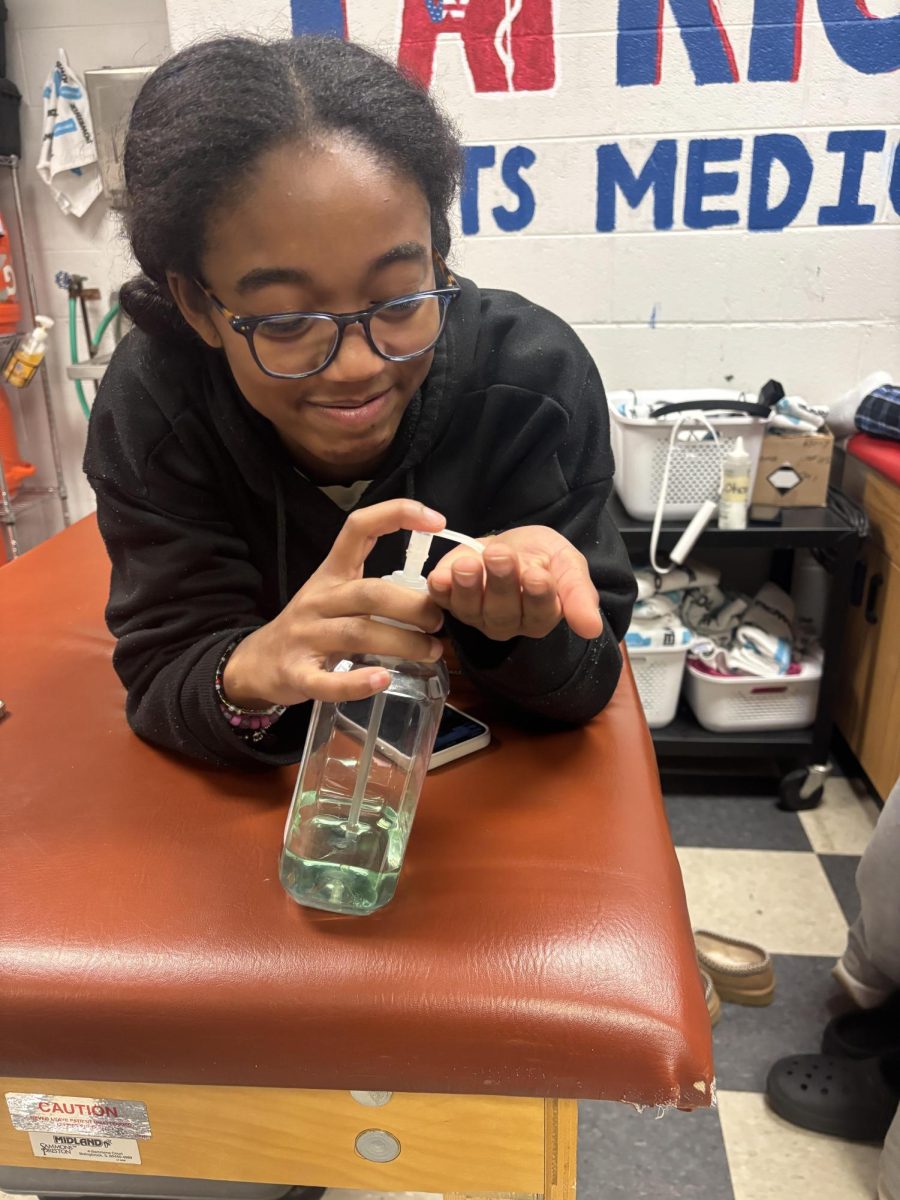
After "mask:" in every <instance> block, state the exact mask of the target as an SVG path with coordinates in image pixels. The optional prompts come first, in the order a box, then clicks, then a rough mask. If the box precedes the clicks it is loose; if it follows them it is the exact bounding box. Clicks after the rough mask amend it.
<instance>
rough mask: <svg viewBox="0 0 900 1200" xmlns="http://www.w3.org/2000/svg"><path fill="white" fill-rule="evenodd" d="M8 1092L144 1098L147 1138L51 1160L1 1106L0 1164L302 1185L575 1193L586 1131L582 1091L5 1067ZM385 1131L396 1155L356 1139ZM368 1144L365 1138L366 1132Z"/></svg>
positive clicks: (556, 1197)
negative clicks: (208, 1079) (273, 1082)
mask: <svg viewBox="0 0 900 1200" xmlns="http://www.w3.org/2000/svg"><path fill="white" fill-rule="evenodd" d="M0 1086H2V1091H3V1092H4V1093H9V1092H26V1093H42V1094H48V1095H56V1096H80V1097H96V1098H103V1099H112V1100H137V1101H141V1102H143V1103H144V1104H145V1105H146V1106H147V1113H148V1116H149V1122H150V1129H151V1137H150V1138H147V1139H144V1140H141V1141H139V1143H138V1146H139V1149H140V1158H141V1164H140V1166H138V1165H127V1166H126V1165H119V1164H110V1163H94V1162H82V1161H77V1160H69V1159H66V1160H59V1159H49V1160H48V1159H45V1158H39V1157H36V1156H35V1155H34V1153H33V1151H32V1147H31V1142H30V1141H29V1137H28V1134H27V1132H22V1131H20V1130H17V1129H15V1128H14V1127H13V1125H12V1122H11V1120H10V1117H9V1113H8V1112H7V1111H6V1105H5V1104H4V1106H3V1112H2V1114H0V1165H3V1166H8V1167H29V1168H40V1167H49V1168H52V1169H53V1170H60V1171H66V1170H75V1171H96V1172H102V1173H104V1174H106V1173H111V1174H128V1175H156V1176H170V1177H176V1178H185V1179H221V1180H239V1181H244V1182H247V1183H276V1184H277V1183H283V1184H285V1185H290V1184H305V1185H309V1186H319V1187H335V1188H354V1189H360V1190H366V1191H379V1192H405V1191H418V1192H443V1193H445V1194H446V1195H447V1196H448V1197H452V1198H453V1200H461V1198H462V1197H463V1196H470V1197H471V1196H487V1195H495V1196H496V1195H504V1196H534V1197H537V1196H541V1195H543V1196H546V1197H547V1198H548V1200H574V1196H575V1158H576V1145H577V1138H578V1123H577V1104H576V1102H575V1101H574V1100H540V1099H531V1098H528V1097H514V1096H453V1095H431V1094H427V1095H426V1094H413V1093H402V1092H394V1093H392V1094H390V1098H389V1099H388V1100H387V1102H386V1103H383V1104H376V1105H373V1104H371V1103H364V1102H362V1101H361V1100H359V1099H356V1098H355V1096H360V1097H363V1099H365V1100H372V1099H380V1098H382V1097H383V1096H386V1095H388V1093H382V1094H380V1095H379V1094H378V1093H355V1095H351V1093H350V1092H349V1091H346V1092H343V1091H342V1092H334V1091H298V1090H292V1089H287V1088H254V1087H206V1086H202V1085H194V1084H168V1083H152V1084H151V1083H148V1084H136V1083H117V1082H113V1081H108V1080H106V1081H97V1080H71V1079H68V1080H60V1079H10V1078H0ZM368 1130H378V1131H384V1132H386V1133H388V1134H390V1135H391V1136H392V1137H393V1138H395V1139H396V1141H397V1142H398V1143H399V1146H400V1152H399V1154H398V1155H397V1157H396V1158H395V1159H394V1160H393V1162H388V1163H377V1162H370V1161H367V1160H366V1158H364V1157H363V1156H362V1155H361V1154H360V1153H359V1151H358V1149H357V1139H358V1138H359V1135H360V1134H364V1133H365V1132H366V1131H368ZM363 1145H365V1139H364V1140H363Z"/></svg>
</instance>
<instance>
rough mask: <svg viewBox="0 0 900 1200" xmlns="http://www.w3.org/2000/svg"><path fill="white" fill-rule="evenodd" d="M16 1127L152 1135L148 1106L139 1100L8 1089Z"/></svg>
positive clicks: (106, 1134) (99, 1134)
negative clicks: (107, 1098) (60, 1094)
mask: <svg viewBox="0 0 900 1200" xmlns="http://www.w3.org/2000/svg"><path fill="white" fill-rule="evenodd" d="M6 1107H7V1108H8V1109H9V1115H10V1117H11V1118H12V1123H13V1127H14V1128H15V1129H21V1130H22V1131H23V1132H24V1133H32V1132H33V1133H82V1134H86V1135H88V1136H90V1137H100V1138H149V1137H152V1136H153V1135H152V1133H151V1132H150V1119H149V1117H148V1116H147V1106H146V1104H142V1103H141V1101H140V1100H103V1099H99V1098H97V1097H95V1096H50V1095H47V1094H46V1093H44V1092H7V1093H6Z"/></svg>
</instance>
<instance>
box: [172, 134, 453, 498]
mask: <svg viewBox="0 0 900 1200" xmlns="http://www.w3.org/2000/svg"><path fill="white" fill-rule="evenodd" d="M206 241H207V246H208V249H207V251H206V253H205V254H204V256H203V259H202V264H201V265H202V271H203V282H204V284H205V285H206V286H207V287H208V288H209V291H210V292H211V293H212V294H213V295H215V297H216V298H217V299H218V300H219V301H220V302H221V303H222V304H223V305H224V306H225V307H226V308H228V309H230V310H231V312H233V313H235V314H237V315H239V316H242V317H250V316H264V315H268V314H275V313H285V312H307V311H309V312H330V313H348V312H357V311H359V310H361V309H364V308H368V307H369V306H370V305H372V304H376V303H378V302H379V301H383V300H392V299H394V298H396V297H398V296H404V295H408V294H410V293H412V292H419V291H423V290H426V289H429V288H433V287H435V286H440V285H441V282H442V281H440V280H438V281H437V282H436V281H435V276H434V267H433V264H432V256H431V219H430V212H429V207H428V202H427V200H426V198H425V196H424V194H423V192H422V191H421V189H420V188H419V186H418V185H417V184H416V183H415V182H413V181H412V180H410V179H408V178H406V177H405V176H403V175H399V174H397V173H396V172H394V171H393V170H391V169H390V168H389V167H387V166H385V165H384V164H382V163H380V162H379V161H378V160H377V159H376V158H375V156H374V155H373V154H372V153H371V152H370V151H368V150H366V149H365V148H362V147H359V146H358V145H356V144H355V143H353V142H350V141H348V140H344V139H337V138H336V139H334V140H333V141H330V142H328V143H326V144H324V145H323V146H321V147H319V148H317V149H315V150H309V149H307V148H302V147H297V146H285V147H281V148H279V149H277V150H273V151H270V152H269V153H267V154H265V155H263V157H262V158H261V159H260V160H259V162H258V163H257V164H256V167H255V168H254V171H253V173H252V175H251V177H250V181H249V183H248V184H247V186H246V187H245V188H244V189H243V191H242V192H241V195H240V199H239V200H238V202H237V203H233V204H230V205H229V206H227V208H226V209H225V210H223V211H222V212H221V213H220V214H218V215H217V216H216V217H215V218H214V219H213V221H212V224H211V226H210V228H209V230H208V233H207V238H206ZM169 284H170V287H171V289H172V292H173V295H174V296H175V299H176V301H177V302H178V305H179V307H180V309H181V311H182V313H183V314H184V316H185V317H186V318H187V320H188V321H189V322H190V324H191V325H192V326H193V327H194V329H196V330H197V332H198V333H199V334H200V336H201V337H202V338H203V339H204V341H206V342H207V344H208V345H210V346H215V347H221V349H222V350H223V351H224V353H225V357H226V358H227V359H228V364H229V366H230V368H231V371H232V374H233V375H234V378H235V380H236V382H237V385H238V387H239V388H240V390H241V392H242V393H243V395H244V397H245V398H246V400H247V402H248V403H249V404H250V405H251V406H252V407H253V408H255V409H256V411H257V412H259V413H261V414H262V415H263V416H264V417H266V418H268V420H269V421H271V423H272V424H273V425H274V427H275V429H276V430H277V431H278V434H279V435H280V437H281V440H282V441H283V442H284V444H285V446H286V447H287V448H288V450H289V451H290V453H291V454H292V455H293V457H294V459H295V460H296V461H297V463H298V464H299V465H300V466H301V468H303V469H304V470H305V471H306V472H307V473H308V474H309V475H311V476H312V477H313V478H314V479H315V480H316V482H320V483H339V482H343V481H351V480H356V479H365V478H369V477H370V476H371V475H372V474H373V473H374V471H375V470H376V469H377V467H378V465H379V463H380V462H381V461H382V459H383V458H384V457H385V455H386V454H387V451H388V449H389V447H390V445H391V443H392V441H393V440H394V437H395V435H396V433H397V429H398V427H399V425H400V421H401V419H402V417H403V414H404V412H405V411H406V407H407V405H408V404H409V402H410V400H411V398H412V396H413V395H414V393H415V392H416V390H417V389H418V388H419V387H420V385H421V384H422V382H423V381H424V379H425V377H426V375H427V374H428V371H429V369H430V367H431V363H432V360H433V357H434V352H433V351H429V352H428V353H427V354H424V355H422V356H421V357H420V358H415V359H412V360H410V361H409V362H402V363H398V362H390V361H388V360H386V359H383V358H380V357H379V356H378V355H377V354H375V352H374V351H373V350H372V348H371V346H370V345H369V343H368V342H367V340H366V337H365V333H364V331H363V328H362V326H361V325H351V326H349V327H348V328H347V329H346V330H345V332H344V339H343V342H342V344H341V347H340V351H339V353H338V355H337V357H336V358H335V359H334V360H333V361H332V362H331V363H330V364H329V366H328V367H326V368H325V370H324V371H321V372H320V373H319V374H318V375H312V376H310V377H308V378H306V379H296V380H292V379H273V378H272V377H270V376H268V375H266V374H265V373H264V372H263V371H261V370H260V368H259V367H258V366H257V364H256V362H255V360H254V358H253V355H252V353H251V350H250V346H249V345H248V343H247V341H246V339H245V338H244V337H243V336H242V335H241V334H239V333H237V332H235V330H234V329H232V327H231V325H230V324H229V321H228V319H227V318H226V317H225V316H223V315H222V314H221V313H219V312H218V311H217V310H216V309H215V308H214V307H213V306H212V305H211V304H210V303H209V302H208V301H207V300H206V298H205V297H204V296H203V294H202V293H201V292H200V291H199V289H198V288H197V287H196V286H194V285H193V284H192V282H191V281H190V280H186V279H184V277H182V276H177V275H171V276H170V277H169ZM257 344H259V342H258V341H257ZM300 369H304V368H300Z"/></svg>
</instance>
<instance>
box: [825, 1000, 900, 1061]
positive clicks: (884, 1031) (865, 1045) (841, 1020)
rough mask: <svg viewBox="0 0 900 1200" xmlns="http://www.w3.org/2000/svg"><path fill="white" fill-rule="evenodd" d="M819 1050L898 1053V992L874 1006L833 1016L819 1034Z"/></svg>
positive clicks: (867, 1054) (852, 1055)
mask: <svg viewBox="0 0 900 1200" xmlns="http://www.w3.org/2000/svg"><path fill="white" fill-rule="evenodd" d="M822 1053H823V1054H840V1055H843V1056H844V1057H845V1058H873V1057H876V1056H877V1055H879V1054H896V1053H900V992H895V993H894V995H893V996H891V998H890V999H889V1000H885V1002H884V1004H879V1005H878V1007H877V1008H861V1009H854V1010H853V1012H846V1013H841V1015H840V1016H839V1017H833V1018H832V1019H831V1020H830V1021H829V1022H828V1024H827V1025H826V1026H825V1032H824V1033H823V1034H822Z"/></svg>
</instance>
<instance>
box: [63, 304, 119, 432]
mask: <svg viewBox="0 0 900 1200" xmlns="http://www.w3.org/2000/svg"><path fill="white" fill-rule="evenodd" d="M118 315H119V306H118V304H114V305H113V306H112V308H111V309H110V310H109V312H108V313H107V314H106V316H105V317H104V318H103V320H102V321H101V322H100V324H99V325H98V326H97V332H96V333H95V334H94V336H93V337H92V338H91V346H92V347H93V348H94V349H95V350H96V349H97V347H98V346H99V345H100V342H101V341H102V340H103V335H104V333H106V331H107V329H108V328H109V326H110V323H111V322H112V321H114V320H115V319H116V317H118ZM69 356H70V358H71V359H72V365H73V366H77V365H78V328H77V313H76V301H75V297H74V296H70V297H69ZM74 383H75V391H76V393H77V395H78V403H79V404H80V405H81V411H82V412H83V413H84V415H85V418H86V419H87V420H90V416H91V406H90V405H89V404H88V402H87V399H86V398H85V394H84V388H83V386H82V383H81V380H80V379H76V380H74Z"/></svg>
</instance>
